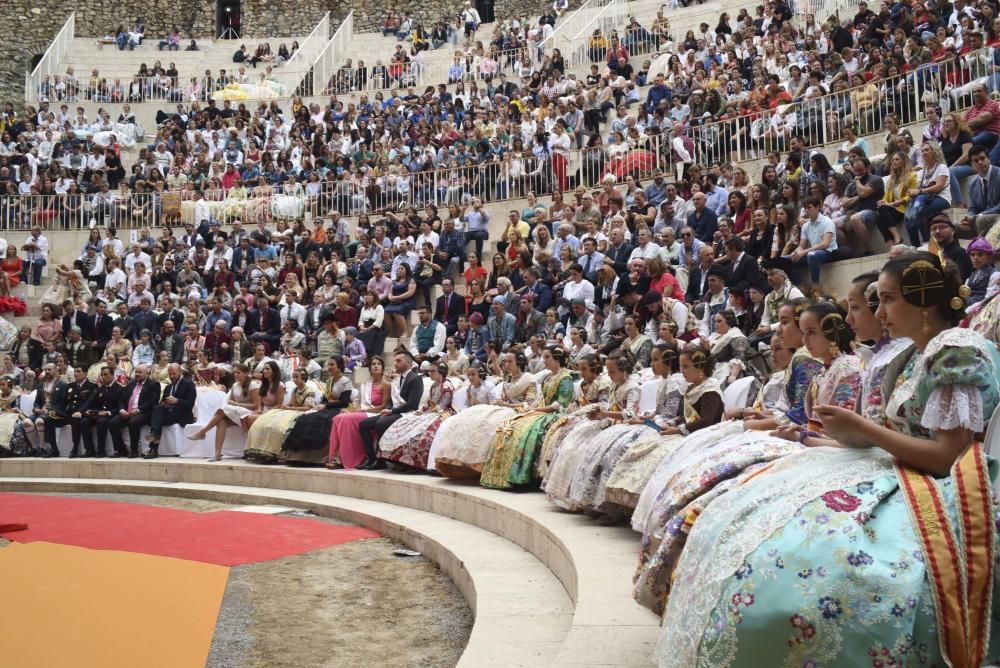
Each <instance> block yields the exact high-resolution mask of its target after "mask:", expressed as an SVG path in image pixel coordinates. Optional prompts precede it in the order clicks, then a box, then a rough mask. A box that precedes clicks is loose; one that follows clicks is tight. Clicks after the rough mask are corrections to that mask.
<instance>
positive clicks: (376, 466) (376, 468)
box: [368, 459, 389, 471]
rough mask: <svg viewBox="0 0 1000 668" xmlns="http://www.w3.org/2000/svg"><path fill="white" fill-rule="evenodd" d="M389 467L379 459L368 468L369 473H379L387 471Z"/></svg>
mask: <svg viewBox="0 0 1000 668" xmlns="http://www.w3.org/2000/svg"><path fill="white" fill-rule="evenodd" d="M387 468H389V466H388V465H387V464H386V463H385V462H383V461H382V460H381V459H376V460H375V463H374V464H372V465H371V466H369V467H368V470H369V471H381V470H383V469H387Z"/></svg>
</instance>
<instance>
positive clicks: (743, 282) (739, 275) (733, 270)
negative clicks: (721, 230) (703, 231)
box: [725, 237, 761, 294]
mask: <svg viewBox="0 0 1000 668" xmlns="http://www.w3.org/2000/svg"><path fill="white" fill-rule="evenodd" d="M725 247H726V257H727V258H729V277H728V278H727V279H726V286H727V287H729V291H730V292H735V293H737V294H743V293H744V292H746V291H747V288H749V287H750V283H751V282H753V281H758V280H759V279H760V278H761V273H760V265H759V264H758V263H757V260H756V258H754V257H751V256H750V255H748V254H747V253H746V245H745V244H744V243H743V240H742V239H740V238H739V237H732V238H730V239H729V240H727V241H726V244H725Z"/></svg>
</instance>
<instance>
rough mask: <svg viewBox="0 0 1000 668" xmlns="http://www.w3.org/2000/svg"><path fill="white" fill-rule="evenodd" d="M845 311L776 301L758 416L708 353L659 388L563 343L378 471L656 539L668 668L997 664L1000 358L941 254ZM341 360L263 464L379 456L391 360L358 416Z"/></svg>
mask: <svg viewBox="0 0 1000 668" xmlns="http://www.w3.org/2000/svg"><path fill="white" fill-rule="evenodd" d="M847 303H848V310H847V311H846V312H845V311H843V310H841V308H840V307H839V306H837V305H835V304H833V303H827V302H821V303H816V304H812V303H810V302H808V301H806V300H792V301H789V302H787V303H786V304H784V305H783V306H782V307H781V309H780V313H779V323H780V324H779V328H778V331H777V333H776V335H775V338H774V340H773V342H772V356H773V362H774V368H775V369H776V370H775V371H774V372H773V374H772V375H771V377H770V378H769V379H768V381H767V382H766V383H765V384H764V386H763V387H762V388H761V390H760V392H759V394H758V396H757V397H756V400H755V401H754V402H753V403H752V406H750V407H747V408H744V407H742V406H740V405H738V404H736V405H730V408H729V410H728V411H725V408H724V407H725V398H724V397H723V392H722V391H721V390H720V387H719V384H718V381H717V380H715V379H714V378H713V377H712V372H713V359H712V357H711V355H710V354H709V353H708V351H706V350H704V349H701V348H699V347H697V346H694V347H689V348H685V349H683V350H681V351H680V352H678V351H677V350H676V349H674V348H673V347H671V346H669V345H663V344H659V345H657V346H656V347H655V348H654V350H653V353H652V360H653V364H652V376H646V377H641V376H637V375H635V374H633V371H634V365H635V360H634V357H633V356H632V355H631V353H630V351H628V350H627V349H623V350H620V351H615V352H613V353H612V354H610V355H609V356H608V357H607V358H606V359H605V360H603V362H602V360H601V359H600V358H599V357H596V356H586V357H585V358H583V359H581V363H580V364H579V379H578V380H575V379H574V377H573V376H572V375H571V374H570V373H569V372H568V371H567V369H566V368H565V354H564V352H563V351H562V350H561V349H560V348H557V347H552V348H548V349H546V350H545V351H544V352H543V360H544V364H545V370H544V371H543V372H542V373H541V374H539V377H538V378H536V377H534V376H532V375H531V374H528V373H526V372H525V366H526V364H525V360H524V357H523V356H522V355H520V354H518V353H513V352H509V353H506V354H505V356H504V372H505V376H504V378H503V380H502V382H500V383H499V384H498V385H496V386H492V387H491V386H490V385H489V380H488V379H484V378H483V377H482V376H483V375H485V374H484V370H483V369H481V368H480V367H478V366H473V367H472V368H471V369H470V370H469V372H468V379H467V381H466V382H467V385H461V386H459V382H458V381H453V380H452V379H449V378H448V377H447V375H446V373H447V368H446V367H444V368H441V369H438V368H433V369H432V370H431V372H430V376H431V388H430V392H429V397H428V401H427V403H426V405H425V406H424V407H423V408H421V409H420V410H418V411H416V412H413V413H410V414H406V415H404V417H403V418H401V419H399V420H398V421H397V422H395V423H394V424H393V425H392V426H391V427H390V428H389V429H388V430H387V431H385V433H384V435H383V436H382V438H381V440H380V443H379V451H378V455H379V457H380V458H381V459H383V460H385V461H388V462H394V463H396V464H398V465H400V466H403V467H406V468H409V469H425V470H430V471H436V472H437V473H439V474H441V475H444V476H447V477H448V478H453V479H457V480H466V481H476V480H478V481H479V483H480V484H481V485H483V486H486V487H491V488H497V489H507V488H514V487H523V486H527V485H536V484H537V485H540V487H541V489H542V490H543V491H544V493H545V494H546V496H547V498H548V499H550V500H551V501H552V503H554V504H556V505H558V506H560V507H562V508H564V509H566V510H568V511H572V512H585V513H588V514H589V515H592V516H595V517H596V518H598V519H599V520H600V521H606V522H617V521H629V522H630V523H631V526H632V527H633V528H634V529H635V530H636V531H637V532H639V533H640V534H641V536H642V538H641V540H640V541H638V545H639V560H638V565H637V569H636V573H635V579H634V592H633V593H634V596H635V598H636V600H637V601H638V602H639V603H641V604H642V605H645V606H647V607H649V608H651V609H653V610H654V611H655V612H656V613H657V614H660V615H662V616H663V627H662V628H663V631H662V642H661V643H660V645H659V648H658V650H657V658H658V663H659V664H660V665H664V666H730V665H759V662H760V659H761V657H767V660H766V663H767V664H768V665H793V664H794V665H835V666H855V665H862V664H864V665H869V664H871V665H903V664H907V665H910V664H912V665H925V664H926V665H943V664H945V663H947V664H949V665H970V666H971V665H983V664H987V663H992V662H995V661H996V660H997V658H998V655H1000V637H998V633H1000V631H998V625H997V624H991V620H992V616H993V609H992V602H993V594H994V592H995V591H997V585H998V582H997V578H996V576H995V569H994V564H995V559H996V554H997V553H996V540H997V536H996V533H997V522H998V521H1000V513H997V512H996V510H997V509H996V506H995V504H994V502H993V495H992V490H991V488H990V478H991V477H992V474H991V472H990V470H989V469H990V465H991V462H989V460H988V458H987V457H986V455H985V454H984V449H983V447H982V445H981V444H980V442H981V439H982V436H983V433H984V431H985V428H986V426H987V425H988V423H989V420H990V417H991V415H992V413H993V411H994V409H995V408H996V407H997V405H998V403H1000V354H998V351H997V348H996V345H995V344H994V343H993V342H991V341H988V340H986V339H985V338H983V337H982V336H981V335H979V334H978V333H976V332H974V331H971V330H969V329H961V328H957V327H955V325H957V324H958V323H959V322H960V320H961V318H962V314H963V313H964V309H965V300H964V294H963V291H962V289H961V280H960V278H959V277H958V275H957V272H956V271H954V269H953V267H951V266H944V265H942V262H941V260H939V258H938V257H937V256H935V255H931V254H928V253H914V254H909V255H904V256H901V257H897V258H895V259H893V260H890V261H889V262H888V263H887V264H886V265H885V267H883V269H882V271H881V272H879V273H872V274H867V275H863V276H860V277H858V279H856V280H855V281H854V282H853V284H852V287H851V290H850V293H849V295H848V300H847ZM336 367H337V365H336V363H333V366H332V367H331V369H330V371H331V380H330V381H328V383H327V387H326V393H325V394H319V393H313V394H311V395H307V396H303V397H302V398H299V397H296V398H294V399H293V402H292V403H293V407H292V409H291V411H295V410H297V409H298V410H300V409H302V407H304V406H307V405H310V406H315V405H319V404H320V403H323V402H325V404H324V405H325V408H324V410H323V411H315V412H309V413H306V412H302V413H299V417H298V418H297V419H296V418H295V417H292V412H291V411H290V412H289V414H288V415H287V416H284V417H273V418H272V417H269V414H268V413H264V415H263V416H262V417H261V418H259V419H258V420H257V421H256V422H255V423H254V427H251V429H250V438H249V439H248V447H247V453H248V456H260V457H274V458H277V457H283V458H285V459H286V460H288V461H296V460H302V461H319V460H321V459H322V457H323V456H326V457H327V458H328V461H329V462H330V463H331V465H332V466H340V465H343V466H344V467H347V468H350V467H351V466H352V465H356V464H357V462H359V461H361V460H362V459H363V457H364V452H363V449H362V448H361V447H360V443H359V441H360V439H359V437H358V435H357V434H358V430H359V428H360V425H361V424H362V420H363V419H364V417H363V416H366V415H367V414H368V412H376V411H378V410H379V409H380V407H382V406H385V405H386V404H385V402H386V398H387V397H388V398H389V402H390V405H392V404H394V403H395V402H396V400H397V399H398V396H396V395H397V394H398V391H399V390H398V387H397V386H395V384H393V385H387V384H386V383H385V381H384V376H383V375H382V369H381V367H380V364H379V363H378V362H377V361H376V363H375V364H374V365H373V368H372V382H371V383H370V384H367V385H366V386H365V387H363V388H362V389H361V392H360V397H359V398H358V399H359V400H360V401H361V402H362V403H361V407H363V411H360V412H340V411H342V410H343V408H344V407H346V406H349V405H351V404H352V402H354V401H356V400H355V399H353V398H352V396H351V392H350V391H349V388H348V387H347V386H346V385H344V384H343V383H341V382H340V381H339V380H337V378H336V371H337V369H336ZM651 380H656V381H658V383H657V384H656V386H655V387H656V392H655V400H653V401H650V397H649V391H648V390H646V391H645V394H646V395H647V396H646V397H645V398H644V397H643V395H644V390H643V387H644V386H647V385H652V384H651V383H649V382H648V381H651ZM298 384H299V383H298V382H297V383H296V386H298ZM644 399H645V401H644ZM310 401H311V402H312V403H311V404H310V403H309V402H310ZM459 408H461V410H457V409H459ZM364 411H368V412H364ZM279 412H280V411H279ZM264 420H268V421H271V420H273V421H274V424H275V425H279V424H280V423H281V422H283V421H284V420H289V422H288V423H286V428H285V433H287V434H288V438H285V439H284V445H283V448H282V450H281V451H280V452H278V451H276V449H275V447H273V445H272V444H271V443H268V442H266V441H264V440H260V441H258V440H256V439H254V438H253V432H254V429H255V428H257V425H260V424H261V423H262V422H263V421H264ZM307 420H308V422H306V421H307ZM287 424H291V425H292V426H291V428H290V430H289V429H288V428H287ZM317 429H319V430H322V432H321V433H317V431H316V430H317ZM300 437H301V438H300ZM317 441H319V443H317ZM310 444H311V445H310ZM306 453H311V454H306ZM994 473H995V467H994ZM879 662H881V663H879Z"/></svg>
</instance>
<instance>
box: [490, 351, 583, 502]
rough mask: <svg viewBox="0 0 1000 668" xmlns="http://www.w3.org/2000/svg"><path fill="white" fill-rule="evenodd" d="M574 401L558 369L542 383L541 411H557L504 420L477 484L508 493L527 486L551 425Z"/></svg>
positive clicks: (563, 373) (566, 374)
mask: <svg viewBox="0 0 1000 668" xmlns="http://www.w3.org/2000/svg"><path fill="white" fill-rule="evenodd" d="M571 401H573V378H572V376H570V375H569V371H567V370H566V369H560V370H559V371H558V372H557V373H555V374H552V375H550V376H549V377H548V378H546V379H545V380H544V381H543V382H542V400H541V403H540V404H539V407H540V408H544V407H551V408H556V409H558V410H555V411H553V412H551V413H541V412H538V411H531V412H529V413H524V414H521V415H516V416H514V417H512V418H511V419H509V420H507V422H505V423H504V424H503V426H501V427H500V429H498V430H497V435H496V438H495V439H494V440H493V447H492V450H491V451H490V455H489V458H487V460H486V464H485V465H483V476H482V478H480V481H479V482H480V484H481V485H482V486H483V487H492V488H494V489H508V488H510V487H513V486H515V485H527V484H528V483H530V482H531V481H532V478H533V475H532V474H533V472H534V471H535V459H536V458H537V457H538V453H539V451H540V450H541V447H542V441H543V440H544V439H545V434H546V432H547V431H548V428H549V426H550V425H552V423H554V422H555V421H556V420H558V419H559V418H560V417H561V416H562V412H563V411H565V410H566V407H567V406H569V404H570V402H571Z"/></svg>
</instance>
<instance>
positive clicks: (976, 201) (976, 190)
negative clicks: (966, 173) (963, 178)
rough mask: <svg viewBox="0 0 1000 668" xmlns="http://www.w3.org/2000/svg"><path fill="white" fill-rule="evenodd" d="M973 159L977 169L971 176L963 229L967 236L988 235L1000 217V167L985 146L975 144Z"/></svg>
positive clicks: (960, 229) (972, 152)
mask: <svg viewBox="0 0 1000 668" xmlns="http://www.w3.org/2000/svg"><path fill="white" fill-rule="evenodd" d="M997 143H998V144H1000V142H997ZM969 161H970V162H971V163H972V168H973V169H974V170H975V172H974V173H973V174H972V178H970V179H969V208H968V210H967V211H966V213H965V215H964V216H962V220H961V222H960V223H959V231H960V232H963V233H965V234H966V235H967V236H972V235H975V234H978V235H979V236H986V233H987V232H989V230H990V228H991V227H992V226H993V224H994V223H995V222H996V220H997V218H1000V167H996V166H994V165H993V164H991V163H990V155H989V151H987V150H986V147H984V146H973V147H972V150H971V151H969Z"/></svg>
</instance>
